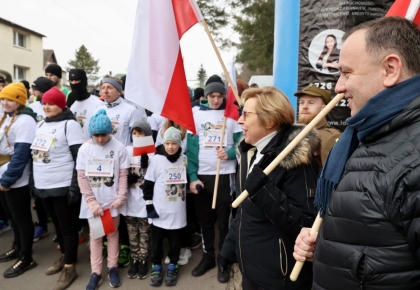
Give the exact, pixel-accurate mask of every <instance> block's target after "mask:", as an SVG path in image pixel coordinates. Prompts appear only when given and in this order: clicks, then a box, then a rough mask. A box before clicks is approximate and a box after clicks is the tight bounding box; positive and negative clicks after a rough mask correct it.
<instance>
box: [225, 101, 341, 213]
mask: <svg viewBox="0 0 420 290" xmlns="http://www.w3.org/2000/svg"><path fill="white" fill-rule="evenodd" d="M343 97H344V94H338V95H336V96H335V97H334V99H332V100H331V101H330V102H329V103H328V105H326V106H325V108H324V109H322V111H321V112H319V113H318V115H317V116H316V117H315V118H314V119H313V120H312V121H311V122H310V123H309V124H308V125H306V127H305V128H304V129H303V130H302V131H301V132H300V133H299V134H298V135H297V136H296V137H295V139H293V140H292V142H290V143H289V145H287V147H286V148H284V149H283V151H282V152H281V153H280V154H279V155H278V156H277V157H276V159H274V160H273V161H272V162H271V163H270V164H269V165H268V166H267V167H266V168H265V169H264V173H265V175H269V174H270V173H271V171H273V170H274V168H276V167H277V166H278V165H279V164H280V162H281V161H282V160H283V159H284V158H285V157H286V156H287V154H289V153H290V152H291V151H292V150H293V149H294V148H295V147H296V146H297V145H298V144H299V142H300V141H302V139H303V138H305V137H306V135H308V134H309V132H310V131H311V130H312V129H313V128H315V126H316V125H317V124H318V123H319V121H321V120H322V118H324V117H325V116H326V115H327V114H328V113H329V112H330V111H331V110H332V109H333V108H334V106H335V105H336V104H337V103H338V102H339V101H340V100H341V99H342V98H343ZM248 195H249V194H248V191H246V190H244V191H243V192H242V193H241V195H240V196H238V197H237V198H236V199H235V201H234V202H233V203H232V207H235V208H236V207H238V206H239V205H240V204H241V203H242V202H243V201H244V200H245V199H246V198H247V197H248Z"/></svg>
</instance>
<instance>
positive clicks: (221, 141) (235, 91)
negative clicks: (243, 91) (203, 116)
mask: <svg viewBox="0 0 420 290" xmlns="http://www.w3.org/2000/svg"><path fill="white" fill-rule="evenodd" d="M201 24H203V26H204V30H205V31H206V33H207V36H208V37H209V39H210V42H211V45H212V46H213V49H214V52H215V53H216V55H217V58H218V59H219V62H220V65H221V66H222V68H223V72H224V74H225V76H226V78H227V80H228V83H229V86H230V88H231V89H232V92H233V94H234V95H235V99H236V101H237V102H238V105H239V106H240V105H241V98H240V97H239V94H238V91H237V90H236V86H235V85H234V84H233V81H232V78H231V77H230V74H229V73H228V71H227V69H226V66H225V63H224V62H223V60H222V57H221V56H220V53H219V50H218V49H217V47H216V43H215V42H214V39H213V37H212V36H211V34H210V30H209V27H208V26H207V23H206V21H205V20H202V21H201ZM225 131H226V116H225V117H224V118H223V127H222V136H221V137H220V145H219V148H223V142H224V137H225ZM221 162H222V159H220V158H219V159H218V160H217V169H216V180H215V182H214V191H213V203H212V206H211V207H212V209H215V208H216V200H217V188H218V186H219V175H220V164H221Z"/></svg>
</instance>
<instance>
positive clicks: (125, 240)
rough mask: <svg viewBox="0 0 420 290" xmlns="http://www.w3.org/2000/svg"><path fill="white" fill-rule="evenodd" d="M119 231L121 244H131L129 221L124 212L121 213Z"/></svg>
mask: <svg viewBox="0 0 420 290" xmlns="http://www.w3.org/2000/svg"><path fill="white" fill-rule="evenodd" d="M118 232H119V233H120V240H121V244H122V245H124V246H130V239H129V237H128V230H127V222H126V221H125V216H123V215H122V214H120V224H119V225H118Z"/></svg>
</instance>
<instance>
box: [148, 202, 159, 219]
mask: <svg viewBox="0 0 420 290" xmlns="http://www.w3.org/2000/svg"><path fill="white" fill-rule="evenodd" d="M146 211H147V217H148V218H149V219H157V218H159V215H158V214H157V212H156V210H155V206H154V205H153V204H147V205H146Z"/></svg>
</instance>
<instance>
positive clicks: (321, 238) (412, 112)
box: [313, 97, 420, 290]
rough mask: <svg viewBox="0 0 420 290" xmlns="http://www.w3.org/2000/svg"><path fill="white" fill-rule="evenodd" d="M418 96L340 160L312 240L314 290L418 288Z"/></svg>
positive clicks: (419, 112)
mask: <svg viewBox="0 0 420 290" xmlns="http://www.w3.org/2000/svg"><path fill="white" fill-rule="evenodd" d="M419 122H420V97H418V98H416V99H414V101H412V102H411V104H410V105H409V106H408V107H407V108H406V109H405V110H404V111H403V112H401V113H400V115H398V116H397V117H396V118H394V119H393V120H392V121H391V122H390V123H388V124H387V125H385V126H383V127H382V128H381V129H379V130H377V131H376V132H375V133H373V134H372V135H370V136H368V137H367V138H366V141H365V143H364V144H361V145H359V147H358V149H356V151H355V152H354V153H353V155H352V156H351V157H350V159H349V160H348V161H347V164H346V167H345V171H344V174H343V176H342V178H341V180H340V183H339V184H338V186H337V188H336V190H335V192H334V193H333V196H332V198H331V202H330V205H329V208H328V211H327V213H326V216H325V218H324V223H323V226H322V228H321V231H320V233H319V235H318V239H317V240H318V241H317V245H316V251H315V262H314V284H313V289H314V290H321V289H328V290H335V289H340V290H347V289H366V290H382V289H389V290H393V289H404V290H411V289H412V290H414V289H420V182H419V181H420V126H419V124H420V123H419Z"/></svg>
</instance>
